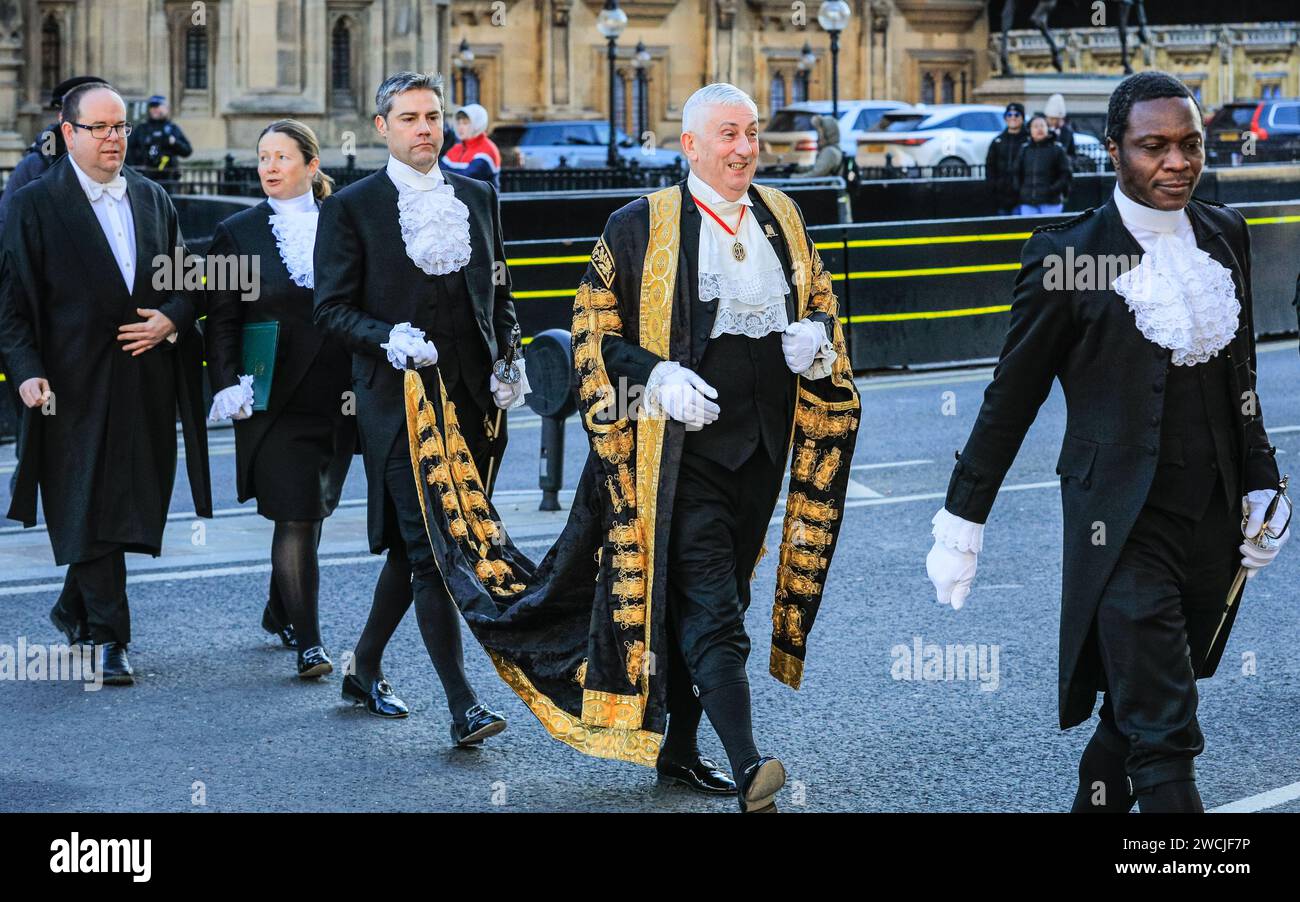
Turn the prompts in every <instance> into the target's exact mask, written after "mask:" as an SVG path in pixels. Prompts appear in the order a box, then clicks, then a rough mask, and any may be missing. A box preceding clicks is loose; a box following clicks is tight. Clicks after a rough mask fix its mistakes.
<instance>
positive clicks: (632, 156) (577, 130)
mask: <svg viewBox="0 0 1300 902" xmlns="http://www.w3.org/2000/svg"><path fill="white" fill-rule="evenodd" d="M491 138H492V140H493V142H495V144H496V146H497V148H498V149H499V150H500V151H501V165H502V166H504V167H514V168H521V169H554V168H555V167H557V166H559V165H560V160H561V158H563V160H564V165H565V166H572V167H591V166H604V165H605V164H606V162H607V160H608V154H609V148H608V145H609V123H607V122H598V121H593V120H589V119H586V120H584V119H572V120H560V121H548V122H526V123H524V124H523V125H500V126H497V127H496V128H495V129H493V131H492V134H491ZM615 141H616V142H617V149H618V155H619V156H620V157H622V158H623V159H624V160H625V161H627V162H632V161H635V162H636V163H638V164H639V165H641V166H671V165H673V163H674V162H676V161H679V160H680V161H681V163H682V165H683V167H684V166H685V164H686V161H685V158H684V157H683V156H682V154H681V152H680V151H676V150H669V149H667V148H664V147H653V146H652V147H649V148H646V147H643V146H642V145H641V144H640V143H638V142H636V141H633V140H632V139H631V138H630V137H628V136H627V135H626V134H625V133H624V132H623V131H622V129H619V130H618V131H616V132H615Z"/></svg>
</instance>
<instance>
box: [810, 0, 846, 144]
mask: <svg viewBox="0 0 1300 902" xmlns="http://www.w3.org/2000/svg"><path fill="white" fill-rule="evenodd" d="M852 15H853V10H851V9H850V8H849V5H848V4H847V3H845V2H844V0H826V2H825V3H823V4H822V5H821V8H820V9H819V10H817V24H818V25H820V26H821V27H822V30H823V31H825V32H826V33H827V34H829V35H830V36H831V115H832V116H834V117H835V119H836V120H838V119H839V118H840V32H841V31H843V30H844V29H845V28H846V27H847V26H848V24H849V17H850V16H852Z"/></svg>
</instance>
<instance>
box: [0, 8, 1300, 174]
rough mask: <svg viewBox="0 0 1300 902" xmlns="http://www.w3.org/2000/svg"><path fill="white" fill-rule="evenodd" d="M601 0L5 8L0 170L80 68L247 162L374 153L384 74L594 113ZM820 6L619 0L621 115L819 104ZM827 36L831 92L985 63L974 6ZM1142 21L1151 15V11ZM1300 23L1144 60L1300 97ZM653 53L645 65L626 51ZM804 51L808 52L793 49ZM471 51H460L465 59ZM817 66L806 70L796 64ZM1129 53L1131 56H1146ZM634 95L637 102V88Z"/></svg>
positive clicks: (1085, 50) (1104, 50)
mask: <svg viewBox="0 0 1300 902" xmlns="http://www.w3.org/2000/svg"><path fill="white" fill-rule="evenodd" d="M602 5H603V0H206V2H202V0H0V165H11V164H12V162H13V160H14V159H15V158H16V156H17V154H18V152H20V150H21V148H22V147H24V146H26V144H27V143H28V142H29V141H30V140H31V137H32V136H33V135H34V134H35V133H36V132H38V131H39V130H40V128H41V127H42V126H43V125H44V124H45V123H46V122H47V121H48V119H49V113H48V112H47V111H46V110H45V109H44V105H45V102H46V99H47V97H48V94H49V89H50V88H51V87H52V86H53V85H54V84H56V83H57V82H58V81H59V80H61V79H63V78H66V77H68V76H70V75H73V74H84V73H93V74H97V75H101V76H103V77H105V78H107V79H109V80H110V81H111V82H112V83H113V84H114V85H115V86H117V87H118V88H119V90H121V91H122V93H123V94H124V95H125V96H126V97H127V98H128V100H130V101H132V102H133V103H132V112H133V113H135V114H141V115H142V107H143V100H144V98H146V97H148V96H149V95H151V94H154V93H162V94H166V95H167V96H168V97H169V98H170V100H171V104H172V111H173V116H174V118H175V119H176V120H177V121H178V122H179V123H180V124H181V125H182V126H183V127H184V129H185V131H186V132H187V134H188V135H189V136H190V138H191V140H192V141H193V143H194V145H195V148H196V159H209V160H216V159H220V158H221V157H222V156H223V155H224V154H225V153H226V152H227V151H229V152H233V153H235V154H236V156H238V157H240V158H241V159H250V158H251V156H252V151H253V142H254V140H255V139H256V136H257V133H258V132H259V131H260V130H261V128H262V127H263V126H264V125H265V124H266V123H267V122H268V121H270V120H271V119H274V118H277V117H280V116H294V117H297V118H299V119H302V120H304V121H306V122H307V123H308V124H310V125H311V126H312V127H313V128H315V129H316V130H317V133H318V134H319V135H320V137H321V141H322V147H323V152H324V156H325V162H326V163H327V164H337V163H339V162H340V161H341V159H342V157H343V155H344V153H346V152H347V151H350V150H353V149H355V151H356V153H357V155H358V158H359V160H360V161H361V162H363V163H369V162H372V161H373V160H375V159H377V158H381V154H380V152H379V151H378V150H377V149H376V148H375V141H376V135H375V133H374V130H373V127H372V125H371V122H370V120H371V115H372V113H373V95H374V91H375V88H376V87H377V85H378V84H379V82H380V81H381V80H382V78H383V76H384V75H385V74H386V73H390V72H394V71H397V70H400V69H407V68H414V69H424V70H430V69H432V70H437V71H440V72H442V73H443V74H444V76H445V77H446V79H447V81H448V91H449V93H450V95H451V98H452V100H453V101H456V102H472V101H477V102H480V103H482V104H483V105H484V106H485V107H486V108H487V109H488V111H489V115H490V116H491V119H492V122H493V124H494V125H495V124H503V123H516V122H522V121H527V120H536V119H604V118H606V117H607V116H608V96H609V95H608V91H609V81H608V76H607V61H606V43H605V40H604V38H603V37H602V36H601V35H600V33H599V32H598V31H597V29H596V18H597V15H598V14H599V12H600V9H601V6H602ZM819 5H820V3H819V0H806V2H805V0H624V2H623V3H622V7H623V9H624V11H625V12H626V13H627V14H628V16H629V24H628V27H627V29H626V31H625V32H624V33H623V35H622V37H621V38H620V40H619V43H618V47H617V62H616V72H615V79H616V101H615V111H616V114H617V118H618V120H619V123H620V125H621V126H622V127H623V129H624V130H625V131H627V132H628V133H629V134H634V135H635V134H637V132H638V131H639V130H640V127H641V125H642V123H641V122H640V121H639V116H640V111H641V110H644V111H645V115H646V122H645V125H646V128H647V129H648V130H649V131H651V132H652V133H653V137H654V140H655V141H656V143H658V144H661V145H675V144H676V141H677V135H678V134H679V132H680V126H681V104H682V101H683V100H684V99H685V98H686V97H687V96H688V95H689V94H690V93H691V92H692V91H693V90H695V89H696V88H698V87H699V86H700V85H703V84H705V83H707V82H710V81H718V80H723V81H732V82H735V83H736V84H738V85H740V86H741V87H743V88H745V89H746V90H748V91H749V92H750V93H751V94H752V95H753V96H754V98H755V100H756V101H757V102H758V104H759V108H760V111H761V112H762V114H763V115H764V116H765V117H766V116H768V115H770V114H771V112H772V111H773V110H774V109H776V108H778V107H779V106H781V105H782V104H784V103H787V102H793V101H797V100H801V99H826V98H829V96H830V90H831V55H830V52H829V36H828V35H827V34H826V33H825V32H824V31H822V29H821V28H820V26H819V25H818V24H817V9H818V6H819ZM850 6H851V7H852V10H853V16H852V18H851V20H850V22H849V25H848V28H847V29H846V31H845V32H844V34H843V35H842V36H841V39H840V47H841V50H840V56H839V72H840V76H839V77H840V97H841V98H842V99H851V98H888V99H895V100H903V101H909V102H917V101H928V102H940V103H942V102H963V101H969V102H974V101H975V100H976V99H977V95H976V94H975V89H976V88H977V86H979V85H981V84H982V83H984V82H986V81H987V80H988V79H989V78H990V77H991V76H993V75H995V74H996V72H997V60H996V54H995V53H994V52H993V46H994V43H995V40H996V36H995V35H993V34H991V32H990V27H989V15H988V14H987V12H986V9H985V0H850ZM1153 15H1154V12H1153ZM1298 29H1300V23H1297V22H1282V23H1272V24H1263V25H1232V24H1229V25H1222V26H1168V27H1166V26H1153V27H1152V32H1153V35H1154V37H1155V41H1154V48H1153V49H1152V50H1151V51H1149V52H1148V56H1147V57H1146V59H1145V65H1159V66H1164V67H1167V68H1169V69H1171V70H1172V71H1175V72H1179V73H1186V77H1188V78H1189V80H1190V81H1192V82H1193V83H1194V84H1195V86H1196V87H1197V88H1198V89H1199V90H1200V91H1201V93H1202V97H1203V100H1204V101H1205V102H1206V103H1207V104H1210V105H1214V104H1216V103H1218V102H1221V101H1222V100H1223V99H1227V98H1230V97H1233V96H1259V93H1260V92H1266V93H1271V92H1279V93H1282V94H1287V95H1292V96H1294V95H1296V94H1298V93H1300V83H1297V79H1300V75H1298V74H1297V72H1298V60H1300V49H1298V46H1297V30H1298ZM1056 33H1057V35H1058V37H1059V38H1061V39H1062V41H1063V43H1064V45H1065V47H1066V54H1065V56H1066V59H1067V66H1068V67H1070V68H1072V69H1073V70H1077V71H1081V72H1094V73H1095V72H1102V73H1106V72H1112V71H1114V72H1118V71H1119V69H1118V43H1117V38H1115V36H1114V32H1113V31H1111V32H1106V31H1105V30H1103V29H1087V28H1071V29H1064V30H1058V31H1057V32H1056ZM638 42H640V43H641V44H643V45H644V48H645V55H647V56H648V61H644V58H643V62H642V68H643V73H644V77H639V73H638V68H639V67H638V62H637V59H636V53H635V50H636V47H637V45H638ZM805 45H806V46H807V50H808V51H810V53H805ZM466 49H467V50H468V51H469V52H468V53H465V52H463V51H464V50H466ZM1012 50H1013V56H1014V58H1015V59H1016V60H1017V61H1018V63H1019V65H1020V66H1021V67H1022V68H1023V69H1024V70H1025V71H1028V72H1034V71H1036V70H1037V69H1043V70H1045V69H1046V66H1047V58H1046V49H1045V44H1044V43H1043V42H1042V38H1041V36H1040V35H1037V34H1035V33H1030V32H1015V33H1014V34H1013V44H1012ZM809 59H811V64H809ZM1139 65H1142V63H1139ZM643 95H644V96H643Z"/></svg>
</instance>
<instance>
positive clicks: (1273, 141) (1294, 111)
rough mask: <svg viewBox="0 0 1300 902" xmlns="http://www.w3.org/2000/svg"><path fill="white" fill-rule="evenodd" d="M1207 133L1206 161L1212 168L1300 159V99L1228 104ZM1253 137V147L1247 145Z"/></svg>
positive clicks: (1212, 122) (1270, 99) (1216, 114)
mask: <svg viewBox="0 0 1300 902" xmlns="http://www.w3.org/2000/svg"><path fill="white" fill-rule="evenodd" d="M1205 132H1206V134H1205V159H1206V162H1208V163H1210V164H1211V165H1215V166H1239V165H1241V164H1242V163H1278V162H1287V161H1290V160H1300V100H1297V99H1294V98H1276V97H1275V98H1269V99H1268V100H1243V101H1234V102H1233V103H1226V104H1224V105H1223V108H1222V109H1220V110H1219V111H1218V112H1217V113H1215V114H1214V118H1213V119H1211V120H1210V124H1209V126H1208V127H1206V129H1205ZM1252 134H1253V135H1254V136H1255V139H1254V146H1253V147H1251V146H1249V145H1248V144H1247V139H1248V136H1250V135H1252ZM1247 150H1253V151H1254V152H1253V153H1248V152H1247Z"/></svg>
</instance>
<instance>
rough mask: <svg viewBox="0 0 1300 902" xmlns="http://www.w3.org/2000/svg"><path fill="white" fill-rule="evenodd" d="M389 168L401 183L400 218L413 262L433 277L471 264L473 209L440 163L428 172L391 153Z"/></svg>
mask: <svg viewBox="0 0 1300 902" xmlns="http://www.w3.org/2000/svg"><path fill="white" fill-rule="evenodd" d="M386 171H387V173H388V177H389V178H390V179H392V180H393V184H394V185H396V186H397V220H398V222H399V223H400V224H401V226H402V241H403V242H404V243H405V244H406V255H407V256H408V257H410V258H411V261H412V262H413V263H414V264H415V265H416V266H418V267H420V269H422V270H424V272H426V273H428V274H429V275H431V276H445V275H446V274H447V273H452V272H455V271H456V270H458V269H460V268H462V267H463V266H464V265H465V264H466V263H469V256H470V244H469V208H467V207H466V206H465V205H464V204H463V203H461V200H460V198H458V197H457V196H456V192H455V191H454V190H452V187H451V185H448V184H447V181H446V179H444V178H443V177H442V171H441V170H440V169H439V168H438V167H437V165H434V167H433V168H432V169H430V170H429V171H428V172H427V173H424V172H420V171H419V170H417V169H414V168H412V167H410V166H408V165H406V164H405V163H403V162H402V161H401V160H398V159H397V158H396V157H391V156H390V157H389V158H388V166H387V168H386Z"/></svg>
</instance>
